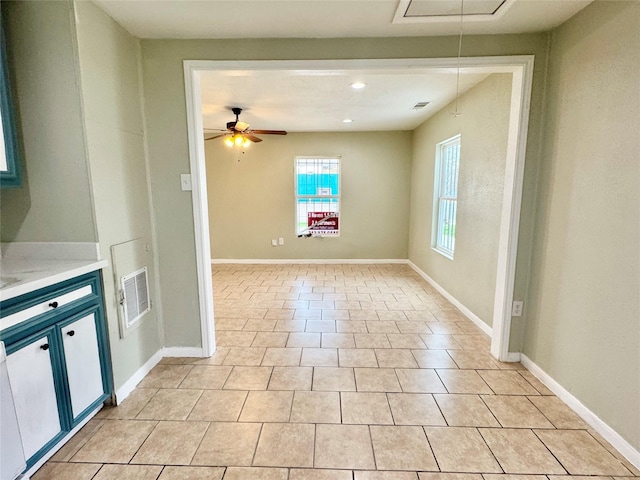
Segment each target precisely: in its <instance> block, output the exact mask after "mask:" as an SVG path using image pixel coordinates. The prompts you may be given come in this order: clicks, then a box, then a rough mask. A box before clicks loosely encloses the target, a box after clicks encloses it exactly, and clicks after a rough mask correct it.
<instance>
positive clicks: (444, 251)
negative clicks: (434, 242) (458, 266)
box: [431, 247, 453, 260]
mask: <svg viewBox="0 0 640 480" xmlns="http://www.w3.org/2000/svg"><path fill="white" fill-rule="evenodd" d="M431 250H433V251H434V252H436V253H437V254H440V255H442V256H443V257H445V258H448V259H449V260H453V252H448V251H446V250H441V249H439V248H436V247H431Z"/></svg>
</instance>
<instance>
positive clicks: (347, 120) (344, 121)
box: [342, 118, 353, 123]
mask: <svg viewBox="0 0 640 480" xmlns="http://www.w3.org/2000/svg"><path fill="white" fill-rule="evenodd" d="M342 123H353V120H351V119H350V118H345V119H344V120H342Z"/></svg>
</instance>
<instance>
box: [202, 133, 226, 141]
mask: <svg viewBox="0 0 640 480" xmlns="http://www.w3.org/2000/svg"><path fill="white" fill-rule="evenodd" d="M225 135H227V134H226V133H223V134H220V135H215V136H213V137H209V138H205V139H204V141H205V142H206V141H207V140H213V139H214V138H220V137H224V136H225Z"/></svg>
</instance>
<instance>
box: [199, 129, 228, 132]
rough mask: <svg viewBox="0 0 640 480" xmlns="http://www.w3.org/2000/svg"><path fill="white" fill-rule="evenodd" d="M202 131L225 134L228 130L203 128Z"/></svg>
mask: <svg viewBox="0 0 640 480" xmlns="http://www.w3.org/2000/svg"><path fill="white" fill-rule="evenodd" d="M203 130H205V131H207V132H226V131H227V130H228V129H225V128H203Z"/></svg>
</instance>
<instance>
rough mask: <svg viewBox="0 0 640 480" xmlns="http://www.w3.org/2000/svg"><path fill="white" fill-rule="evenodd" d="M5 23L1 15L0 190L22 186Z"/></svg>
mask: <svg viewBox="0 0 640 480" xmlns="http://www.w3.org/2000/svg"><path fill="white" fill-rule="evenodd" d="M4 37H5V32H4V23H3V20H2V16H1V14H0V110H1V112H0V113H1V114H2V115H1V116H2V123H1V124H0V128H1V129H2V131H1V132H0V133H1V135H0V144H1V145H0V188H11V187H14V188H15V187H20V186H22V178H21V176H20V149H19V148H18V133H17V125H16V123H15V115H14V112H13V102H12V99H11V83H10V81H9V69H8V63H7V50H6V46H5V40H4Z"/></svg>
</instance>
